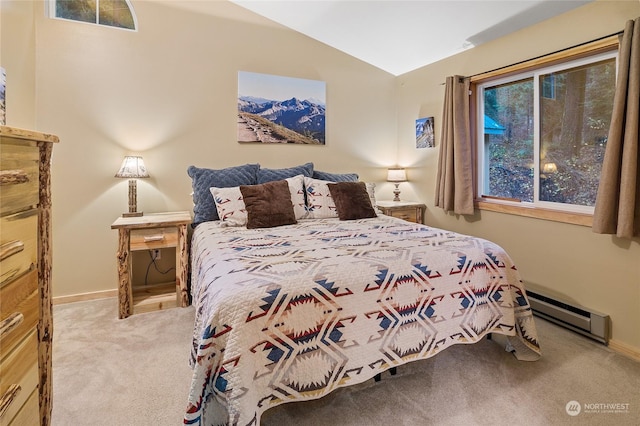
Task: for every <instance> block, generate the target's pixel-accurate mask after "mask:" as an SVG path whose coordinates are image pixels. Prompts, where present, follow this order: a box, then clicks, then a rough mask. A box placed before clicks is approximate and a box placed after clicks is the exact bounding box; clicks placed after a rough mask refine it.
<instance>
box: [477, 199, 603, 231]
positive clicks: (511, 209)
mask: <svg viewBox="0 0 640 426" xmlns="http://www.w3.org/2000/svg"><path fill="white" fill-rule="evenodd" d="M475 206H476V208H477V209H479V210H488V211H492V212H498V213H507V214H513V215H517V216H525V217H533V218H536V219H543V220H552V221H554V222H562V223H570V224H573V225H581V226H589V227H590V226H591V225H592V224H593V216H592V215H590V214H584V213H567V212H561V211H557V210H550V209H543V208H540V207H527V206H515V205H511V204H504V203H499V202H495V201H489V200H486V199H477V200H475Z"/></svg>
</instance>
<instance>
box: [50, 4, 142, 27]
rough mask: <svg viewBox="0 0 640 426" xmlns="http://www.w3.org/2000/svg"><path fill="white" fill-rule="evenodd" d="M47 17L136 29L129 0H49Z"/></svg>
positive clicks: (134, 17) (134, 16)
mask: <svg viewBox="0 0 640 426" xmlns="http://www.w3.org/2000/svg"><path fill="white" fill-rule="evenodd" d="M49 17H51V18H60V19H68V20H71V21H80V22H88V23H90V24H97V25H106V26H109V27H117V28H124V29H127V30H133V31H136V29H137V27H138V25H137V19H136V15H135V13H134V11H133V7H132V6H131V3H129V0H50V1H49Z"/></svg>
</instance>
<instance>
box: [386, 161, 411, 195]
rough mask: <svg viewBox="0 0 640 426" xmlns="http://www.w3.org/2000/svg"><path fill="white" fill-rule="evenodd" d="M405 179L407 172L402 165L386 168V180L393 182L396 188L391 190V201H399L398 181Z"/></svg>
mask: <svg viewBox="0 0 640 426" xmlns="http://www.w3.org/2000/svg"><path fill="white" fill-rule="evenodd" d="M406 181H407V172H406V171H405V169H403V168H402V167H390V168H389V169H388V170H387V182H393V183H394V185H395V186H396V189H394V190H393V195H394V197H393V201H400V189H399V188H398V187H399V186H400V182H406Z"/></svg>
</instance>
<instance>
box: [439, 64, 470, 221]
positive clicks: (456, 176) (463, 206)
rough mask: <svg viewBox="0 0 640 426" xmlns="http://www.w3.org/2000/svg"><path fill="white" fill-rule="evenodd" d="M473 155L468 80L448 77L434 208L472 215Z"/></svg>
mask: <svg viewBox="0 0 640 426" xmlns="http://www.w3.org/2000/svg"><path fill="white" fill-rule="evenodd" d="M473 152H474V149H473V144H472V139H471V126H470V122H469V79H468V78H464V77H460V76H452V77H447V80H446V83H445V94H444V109H443V111H442V133H441V136H440V153H439V157H438V172H437V175H436V200H435V202H436V206H437V207H442V208H443V209H444V210H445V211H447V212H449V211H453V212H454V213H456V214H466V215H471V214H473V194H474V183H473V182H474V178H473V176H474V165H473Z"/></svg>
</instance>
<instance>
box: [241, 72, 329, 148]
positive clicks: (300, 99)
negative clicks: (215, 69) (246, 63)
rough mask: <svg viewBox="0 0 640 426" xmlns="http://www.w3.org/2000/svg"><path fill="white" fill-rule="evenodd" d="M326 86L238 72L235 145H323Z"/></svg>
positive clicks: (300, 80) (318, 82) (310, 81)
mask: <svg viewBox="0 0 640 426" xmlns="http://www.w3.org/2000/svg"><path fill="white" fill-rule="evenodd" d="M325 99H326V84H325V83H324V82H323V81H317V80H306V79H302V78H292V77H282V76H277V75H269V74H258V73H252V72H246V71H240V72H238V142H240V143H297V144H312V145H324V144H325V107H326V101H325Z"/></svg>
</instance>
